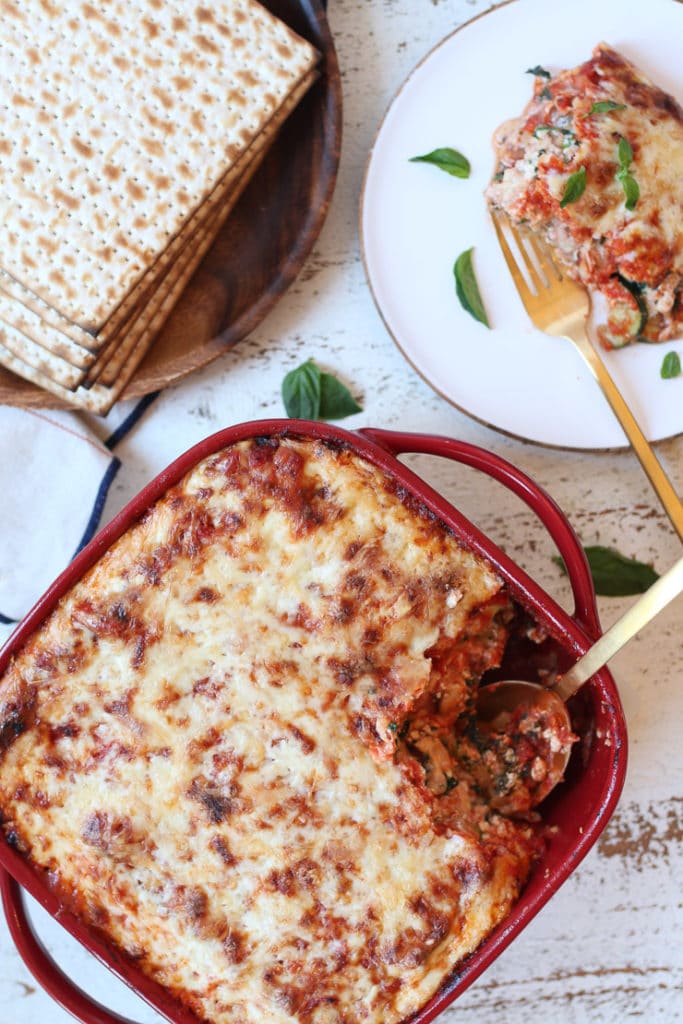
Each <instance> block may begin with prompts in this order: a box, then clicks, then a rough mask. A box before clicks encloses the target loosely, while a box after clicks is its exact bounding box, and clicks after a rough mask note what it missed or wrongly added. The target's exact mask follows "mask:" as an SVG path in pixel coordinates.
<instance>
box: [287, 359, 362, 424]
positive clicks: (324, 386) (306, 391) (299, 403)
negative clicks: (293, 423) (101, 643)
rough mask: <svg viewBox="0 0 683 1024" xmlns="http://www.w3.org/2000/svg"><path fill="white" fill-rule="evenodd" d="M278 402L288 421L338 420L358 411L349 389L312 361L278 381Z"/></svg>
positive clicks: (308, 360)
mask: <svg viewBox="0 0 683 1024" xmlns="http://www.w3.org/2000/svg"><path fill="white" fill-rule="evenodd" d="M282 401H283V402H284V406H285V410H286V412H287V415H288V416H290V417H291V418H292V419H305V420H341V419H344V417H345V416H351V415H352V414H353V413H354V412H361V407H360V406H359V405H358V403H357V402H356V401H355V399H354V398H353V397H352V395H351V392H350V391H349V389H348V388H347V387H346V386H345V385H344V384H342V383H341V381H339V380H337V378H336V377H334V376H333V375H332V374H331V373H323V372H322V371H321V370H319V369H318V367H317V366H316V365H315V363H314V362H313V360H312V359H307V360H306V362H305V363H302V364H301V366H297V368H296V369H295V370H291V371H290V372H289V373H288V374H287V375H286V377H285V378H284V380H283V381H282Z"/></svg>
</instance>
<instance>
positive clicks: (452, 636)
mask: <svg viewBox="0 0 683 1024" xmlns="http://www.w3.org/2000/svg"><path fill="white" fill-rule="evenodd" d="M519 614H520V613H519V611H518V610H516V608H515V606H514V605H513V603H512V602H511V601H510V599H509V597H508V595H507V594H506V592H505V589H504V587H503V585H502V583H501V580H500V579H499V578H498V576H497V575H496V573H495V572H493V571H492V569H491V567H490V566H489V565H488V564H487V563H486V562H485V561H484V560H482V559H481V558H480V557H478V556H476V555H475V554H473V553H472V552H471V551H469V550H467V549H465V548H464V547H463V546H462V545H461V544H460V543H459V542H458V540H457V539H456V538H455V537H454V536H453V535H452V533H451V532H450V531H449V530H448V529H447V528H446V527H445V526H444V525H443V523H441V522H439V521H438V520H437V519H436V518H435V517H434V515H433V514H431V513H430V512H429V511H428V510H427V509H425V508H423V507H422V506H420V504H419V503H418V502H417V501H415V500H414V499H411V498H410V497H409V496H406V494H405V492H404V491H403V490H402V489H401V488H400V487H399V486H398V484H396V483H395V482H394V481H393V480H392V479H391V478H390V477H388V476H386V475H385V474H384V473H383V472H381V471H380V470H378V469H377V468H375V467H374V466H372V465H371V464H369V463H367V462H365V461H364V460H363V459H361V458H359V457H358V456H357V455H356V454H355V453H354V452H353V451H352V450H349V449H347V448H344V447H343V446H339V445H328V444H325V443H322V442H313V441H308V440H306V439H297V438H292V437H281V438H280V437H270V438H263V439H259V440H253V441H249V442H243V443H239V444H236V445H234V446H231V447H229V448H226V449H224V450H222V451H220V452H218V453H217V454H214V455H212V456H210V457H209V458H207V459H206V460H204V461H203V462H202V463H200V464H199V465H198V466H197V467H196V468H195V469H194V470H192V471H191V472H190V473H189V474H188V475H187V476H186V477H185V478H184V479H183V480H182V481H181V482H180V483H179V484H178V485H177V486H174V487H173V488H171V489H170V490H169V491H168V492H167V493H166V495H165V496H164V497H162V498H161V499H160V500H159V501H158V502H157V503H156V504H155V505H154V506H153V507H152V508H150V509H149V511H148V512H147V513H146V514H145V515H144V516H143V517H142V518H141V519H140V521H139V522H138V523H136V524H135V525H133V526H132V527H131V528H130V529H129V530H128V531H127V532H126V533H125V534H124V535H123V536H122V537H121V538H120V540H119V541H118V542H117V543H116V544H114V546H113V547H112V548H110V550H109V551H108V552H107V553H106V554H105V555H104V556H103V558H102V559H101V560H100V561H99V562H98V563H97V564H96V565H95V566H94V567H93V568H92V569H91V570H90V571H89V572H88V573H87V575H86V576H85V577H84V578H83V579H82V580H81V582H79V583H78V584H77V585H75V586H74V587H73V589H72V590H71V591H70V592H68V593H67V594H66V595H65V596H64V597H63V598H62V600H61V602H60V603H59V605H58V606H57V608H56V609H55V611H54V612H53V613H52V615H51V616H50V617H49V618H48V619H47V621H46V622H45V624H44V625H43V626H42V627H41V628H40V629H39V630H38V632H37V633H35V634H34V636H33V637H32V638H31V639H30V640H29V641H28V642H27V644H26V645H25V647H24V648H23V649H22V650H21V651H20V652H18V654H17V655H16V656H15V658H14V659H13V661H12V662H11V664H10V666H9V667H8V669H7V671H6V672H5V674H4V676H3V677H2V679H0V813H1V815H2V828H3V829H4V834H5V839H6V841H7V842H8V843H10V844H11V845H12V846H13V847H14V848H15V849H17V850H18V851H20V853H21V854H22V855H23V856H24V857H25V858H26V859H27V860H28V861H29V862H30V863H31V864H32V866H33V868H34V870H35V871H36V872H37V873H38V874H39V876H40V877H41V878H43V879H44V880H45V883H44V884H46V885H48V886H49V887H51V889H52V890H53V891H54V892H56V894H57V895H58V896H59V898H60V901H61V902H62V903H63V904H64V906H65V907H66V908H68V909H69V910H71V911H72V912H73V913H74V914H76V915H78V917H80V918H81V919H82V920H83V921H84V922H85V923H86V924H87V925H88V926H89V927H90V928H91V929H93V930H94V931H95V932H96V933H97V935H99V936H101V937H102V938H103V939H104V940H105V941H106V942H107V943H109V944H110V945H111V946H113V947H114V948H115V949H118V950H119V951H123V952H124V954H126V955H127V956H128V957H129V958H131V959H133V960H134V962H135V964H136V965H137V967H138V968H139V970H140V971H141V972H143V973H144V974H145V975H148V976H149V977H151V978H153V979H155V980H156V981H158V982H159V983H161V984H162V985H163V986H165V987H166V988H167V989H168V990H169V991H170V992H171V993H173V995H174V996H175V997H176V998H177V1000H178V1001H179V1003H180V1004H182V1005H184V1006H185V1007H187V1008H190V1009H191V1010H193V1011H194V1012H195V1013H196V1015H197V1018H198V1020H202V1021H210V1022H212V1024H257V1022H258V1024H260V1022H263V1021H268V1022H272V1024H293V1022H300V1024H344V1022H350V1021H364V1022H366V1024H394V1022H397V1021H400V1020H403V1019H405V1018H406V1017H408V1016H410V1015H411V1014H412V1013H414V1012H415V1011H416V1010H417V1009H418V1008H419V1007H420V1006H421V1005H422V1004H423V1003H424V1002H425V1001H426V999H427V998H428V997H429V996H430V995H431V994H432V993H433V992H434V991H435V989H437V988H438V986H439V985H440V984H441V983H442V982H443V980H444V978H445V977H446V976H447V975H448V974H449V972H450V971H452V969H453V968H454V966H455V965H456V964H457V963H458V962H459V961H460V960H461V959H462V958H463V957H464V956H466V955H467V954H468V953H470V952H471V951H472V950H473V949H475V948H476V947H477V945H478V944H479V943H480V942H481V941H482V939H483V938H484V937H485V936H486V935H487V933H488V932H489V931H490V930H491V928H493V927H494V926H495V925H496V924H497V923H498V922H500V921H501V920H502V919H503V918H504V917H505V916H506V915H507V914H508V913H509V911H510V908H511V907H512V905H513V903H514V901H515V900H516V898H517V896H518V895H519V892H520V890H521V888H522V886H523V885H524V883H525V880H526V878H527V875H528V872H529V870H530V866H531V864H532V862H533V859H534V856H535V854H536V853H537V852H538V850H539V837H538V830H537V828H536V826H535V824H534V823H533V822H532V821H529V820H523V819H514V818H509V817H505V816H504V815H502V814H500V813H498V812H497V811H496V810H494V809H493V808H492V807H491V805H490V803H489V801H488V800H487V797H486V793H485V792H484V791H483V790H482V789H481V788H480V787H479V786H478V785H477V783H476V771H474V770H473V767H474V766H473V761H476V760H477V759H478V758H479V756H483V752H479V751H478V748H473V747H472V746H471V745H470V749H469V751H468V758H469V760H468V762H467V764H464V763H459V762H458V752H457V743H455V741H454V739H453V737H454V736H455V735H456V734H457V733H458V731H462V730H463V729H465V728H466V726H467V723H468V722H469V721H470V720H471V713H472V704H473V700H474V695H475V692H476V687H477V681H478V680H479V678H480V677H481V675H482V673H483V672H485V671H486V670H487V669H488V668H490V667H491V666H493V665H496V664H497V663H498V662H499V661H500V659H501V657H502V653H503V649H504V647H505V646H506V643H507V640H508V637H509V635H510V632H511V629H512V628H513V624H514V620H515V616H516V615H519Z"/></svg>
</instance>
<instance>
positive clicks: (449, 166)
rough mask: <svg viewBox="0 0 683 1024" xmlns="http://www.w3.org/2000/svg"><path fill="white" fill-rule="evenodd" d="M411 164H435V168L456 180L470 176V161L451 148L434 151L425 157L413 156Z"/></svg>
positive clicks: (446, 147) (445, 147)
mask: <svg viewBox="0 0 683 1024" xmlns="http://www.w3.org/2000/svg"><path fill="white" fill-rule="evenodd" d="M410 162H411V163H423V164H434V166H435V167H438V168H439V169H440V170H442V171H445V172H446V174H451V175H453V177H454V178H469V176H470V162H469V160H468V159H467V157H466V156H463V155H462V153H459V152H458V151H457V149H451V147H450V146H443V147H442V148H440V149H433V150H432V151H431V153H425V154H424V155H423V156H413V157H411V158H410Z"/></svg>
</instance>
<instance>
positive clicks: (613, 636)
mask: <svg viewBox="0 0 683 1024" xmlns="http://www.w3.org/2000/svg"><path fill="white" fill-rule="evenodd" d="M681 591H683V558H681V559H679V561H678V562H676V563H675V564H674V565H673V566H672V567H671V569H669V570H668V572H666V573H664V575H663V576H660V577H659V579H658V580H657V581H656V582H655V583H653V585H652V586H651V587H650V588H649V590H647V591H646V592H645V593H644V594H643V595H642V597H640V598H639V599H638V600H637V601H636V602H635V604H633V605H632V606H631V608H629V610H628V611H627V612H626V613H625V615H622V617H621V618H620V619H618V620H617V621H616V622H615V623H614V625H613V626H610V628H609V629H608V630H607V632H606V633H604V634H603V635H602V636H601V637H600V639H599V640H597V641H596V642H595V643H594V644H593V646H592V647H590V648H589V649H588V650H587V651H586V653H585V654H584V655H582V657H580V658H579V660H578V661H577V662H576V664H575V665H573V666H572V668H570V669H569V671H568V672H566V673H565V674H564V675H563V676H560V678H558V679H556V680H555V682H554V683H553V684H552V686H550V687H545V686H540V685H539V684H538V683H529V682H523V681H521V680H501V681H500V682H498V683H491V684H490V685H488V686H483V687H482V688H481V689H480V691H479V695H478V698H477V724H478V726H479V727H480V728H481V730H482V731H483V732H484V733H487V732H488V733H491V734H493V733H495V734H497V735H502V734H504V733H505V731H506V726H507V725H508V724H509V723H510V722H511V721H514V722H516V723H519V721H520V715H522V716H524V717H525V718H528V719H530V720H533V721H536V722H538V723H541V724H542V726H543V727H544V728H547V729H550V730H551V732H552V733H553V734H554V735H555V736H556V737H558V742H556V743H555V744H552V745H551V746H550V747H549V748H548V751H547V754H548V756H547V757H546V759H545V769H546V770H547V773H546V775H545V777H543V778H539V779H538V780H537V781H535V782H534V784H533V791H532V793H531V794H529V792H528V790H527V792H526V799H527V800H528V806H535V805H536V804H537V803H540V802H541V800H543V799H544V798H545V797H546V796H547V795H548V793H549V792H550V791H551V790H552V789H554V787H555V786H556V785H557V783H558V782H561V781H562V779H563V777H564V771H565V768H566V767H567V762H568V760H569V755H570V753H571V747H572V742H571V734H572V727H571V721H570V718H569V712H568V711H567V708H566V705H565V702H566V701H568V700H569V698H570V697H573V696H574V694H575V693H576V692H577V690H579V689H580V688H581V687H582V686H583V684H584V683H586V682H588V680H589V679H590V678H591V676H593V675H594V674H595V673H596V672H597V671H598V669H600V668H602V667H603V665H606V664H607V662H608V661H609V660H610V658H611V657H612V656H613V655H614V654H616V653H617V651H620V650H621V648H622V647H624V645H625V644H626V643H628V641H629V640H631V639H633V637H634V636H635V635H636V633H638V631H639V630H640V629H642V628H643V626H645V625H646V624H647V623H648V622H650V621H651V620H652V619H654V617H655V616H656V615H658V614H659V612H660V611H662V609H663V608H665V607H666V605H668V604H669V603H670V602H671V601H673V599H674V598H675V597H677V596H678V594H680V593H681ZM553 747H556V748H557V749H553ZM518 781H519V784H520V785H524V786H526V783H522V782H521V780H518ZM516 792H517V797H515V796H514V792H513V793H512V794H506V793H504V794H502V795H500V796H499V797H497V798H496V801H495V806H496V807H497V808H498V809H499V810H502V811H503V812H514V811H515V810H522V811H523V810H525V809H528V808H524V807H523V806H520V805H519V801H518V797H519V792H518V791H516ZM515 801H516V802H515Z"/></svg>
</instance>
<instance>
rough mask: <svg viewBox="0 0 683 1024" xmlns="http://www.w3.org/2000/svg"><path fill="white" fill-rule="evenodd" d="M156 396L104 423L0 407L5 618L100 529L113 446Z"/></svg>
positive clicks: (0, 585) (28, 602)
mask: <svg viewBox="0 0 683 1024" xmlns="http://www.w3.org/2000/svg"><path fill="white" fill-rule="evenodd" d="M153 397H154V396H148V398H147V399H146V400H145V399H143V401H142V402H140V403H138V404H136V405H135V406H133V408H132V409H131V408H130V405H128V406H126V405H124V406H123V407H122V409H121V411H120V413H119V414H118V415H117V416H116V417H113V418H112V419H108V420H107V421H106V422H105V421H102V422H101V423H100V424H98V425H97V427H95V424H94V423H91V422H89V421H88V419H87V417H85V416H81V415H80V414H78V413H71V412H61V411H56V410H52V409H50V410H29V409H15V408H11V407H6V406H4V407H0V623H5V624H6V623H10V622H13V621H16V620H18V619H21V618H22V617H23V616H24V615H25V614H26V612H28V611H29V609H30V608H31V607H32V605H33V604H34V603H35V601H36V600H37V599H38V598H39V597H40V596H41V594H42V593H43V592H44V591H45V590H46V589H47V587H48V586H49V585H50V583H52V581H53V580H54V579H55V577H57V576H58V575H59V573H60V572H61V571H62V570H63V569H64V568H66V566H67V565H68V564H69V562H70V561H71V559H72V558H73V557H74V555H75V554H76V553H77V552H78V551H79V550H80V548H81V547H82V546H83V545H84V544H85V543H87V542H88V540H90V538H91V537H92V536H93V535H94V534H95V532H96V531H97V528H98V526H99V524H100V519H101V516H102V510H103V508H104V504H105V501H106V498H107V493H108V491H109V487H110V485H111V483H112V481H113V479H114V477H115V476H116V472H117V470H118V468H119V460H118V459H117V457H116V455H115V454H114V452H113V451H112V449H113V447H114V446H115V444H116V443H118V441H120V440H121V438H122V437H123V436H124V435H125V434H126V433H127V432H128V430H129V429H130V427H131V426H132V425H133V424H134V423H135V422H137V420H138V419H139V416H140V415H141V413H142V412H143V411H144V409H145V408H147V406H148V405H149V403H150V400H151V399H152V398H153ZM121 417H123V418H121ZM97 429H99V431H100V433H101V434H103V435H105V436H104V437H100V436H98V433H97ZM107 434H108V435H109V436H106V435H107Z"/></svg>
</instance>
